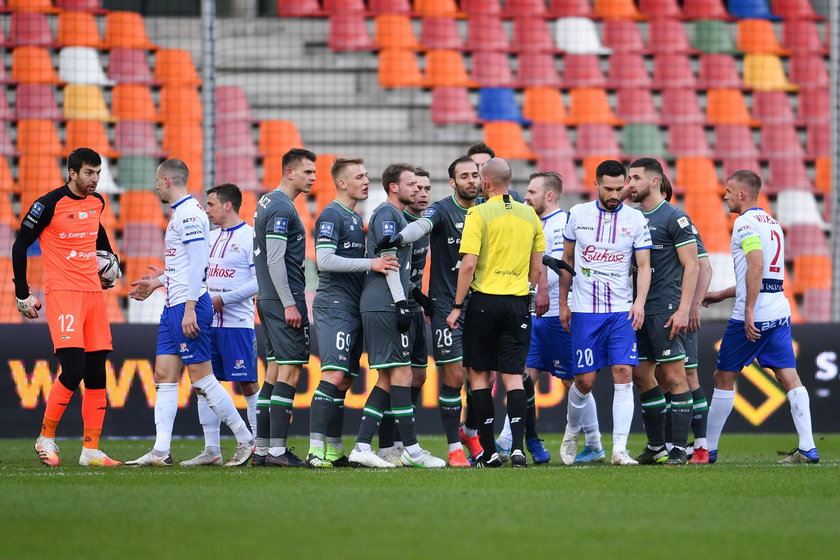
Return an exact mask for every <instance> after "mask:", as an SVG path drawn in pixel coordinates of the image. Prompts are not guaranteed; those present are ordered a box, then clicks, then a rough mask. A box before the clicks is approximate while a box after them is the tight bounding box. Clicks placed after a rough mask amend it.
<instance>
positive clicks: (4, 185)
mask: <svg viewBox="0 0 840 560" xmlns="http://www.w3.org/2000/svg"><path fill="white" fill-rule="evenodd" d="M15 191H17V185H16V184H15V180H14V178H13V177H12V170H11V168H10V167H9V158H5V157H0V193H10V192H15ZM0 196H2V195H0ZM6 198H8V197H6ZM5 212H6V209H5V208H3V207H2V206H0V222H2V221H3V219H4V218H3V216H4V215H5V214H4V213H5ZM9 215H11V216H14V213H12V211H11V207H9Z"/></svg>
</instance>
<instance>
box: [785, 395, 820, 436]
mask: <svg viewBox="0 0 840 560" xmlns="http://www.w3.org/2000/svg"><path fill="white" fill-rule="evenodd" d="M787 397H788V402H790V415H791V416H792V417H793V425H794V426H796V433H797V434H799V449H801V450H803V451H809V450H811V449H814V448H815V447H816V445H815V444H814V434H813V432H812V431H811V399H810V398H809V397H808V389H806V388H805V387H796V388H795V389H791V390H790V391H788V394H787Z"/></svg>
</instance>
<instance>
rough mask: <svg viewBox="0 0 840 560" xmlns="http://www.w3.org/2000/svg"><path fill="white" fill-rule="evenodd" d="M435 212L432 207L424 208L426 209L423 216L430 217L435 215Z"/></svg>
mask: <svg viewBox="0 0 840 560" xmlns="http://www.w3.org/2000/svg"><path fill="white" fill-rule="evenodd" d="M435 212H437V210H435V209H434V208H426V210H425V211H424V212H423V217H424V218H431V217H432V216H434V215H435Z"/></svg>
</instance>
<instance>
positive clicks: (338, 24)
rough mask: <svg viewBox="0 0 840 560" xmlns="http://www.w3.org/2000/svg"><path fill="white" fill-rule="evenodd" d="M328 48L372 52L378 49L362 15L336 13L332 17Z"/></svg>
mask: <svg viewBox="0 0 840 560" xmlns="http://www.w3.org/2000/svg"><path fill="white" fill-rule="evenodd" d="M327 46H329V48H330V50H333V51H370V50H373V49H374V48H376V46H375V45H374V44H373V41H372V40H371V38H370V35H369V34H368V30H367V25H366V24H365V16H364V14H361V13H335V14H332V15H331V16H330V29H329V35H328V36H327Z"/></svg>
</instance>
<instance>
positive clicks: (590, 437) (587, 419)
mask: <svg viewBox="0 0 840 560" xmlns="http://www.w3.org/2000/svg"><path fill="white" fill-rule="evenodd" d="M573 387H574V385H573ZM575 390H577V389H575ZM580 428H581V430H583V434H584V436H585V437H586V446H587V447H588V448H589V449H594V450H595V451H600V450H601V449H602V447H601V427H600V426H599V425H598V407H597V406H596V405H595V395H593V394H592V393H589V400H587V401H586V405H585V406H584V407H583V413H582V414H581V418H580Z"/></svg>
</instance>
